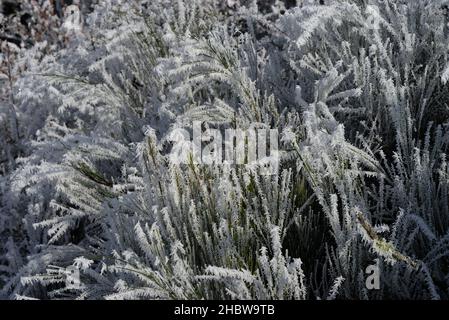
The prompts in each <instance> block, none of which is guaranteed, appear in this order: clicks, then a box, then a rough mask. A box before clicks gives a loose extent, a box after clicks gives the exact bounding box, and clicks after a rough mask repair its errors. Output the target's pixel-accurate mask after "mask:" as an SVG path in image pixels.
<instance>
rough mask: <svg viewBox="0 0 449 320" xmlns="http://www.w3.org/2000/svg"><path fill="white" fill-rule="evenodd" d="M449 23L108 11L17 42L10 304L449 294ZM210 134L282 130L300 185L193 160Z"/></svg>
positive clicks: (4, 114) (218, 9)
mask: <svg viewBox="0 0 449 320" xmlns="http://www.w3.org/2000/svg"><path fill="white" fill-rule="evenodd" d="M447 10H448V7H447V1H443V0H433V1H430V0H384V1H381V0H358V1H357V0H352V1H351V0H335V1H328V2H325V1H324V2H323V1H298V3H296V4H295V3H293V2H291V1H289V2H282V1H274V0H273V1H219V0H216V1H215V0H158V1H137V0H133V1H125V0H123V1H122V0H105V1H100V2H99V4H96V5H95V7H94V9H93V11H92V12H91V13H85V14H84V18H83V19H84V22H83V29H82V30H78V29H77V30H76V32H70V30H69V31H67V30H65V31H64V30H63V29H61V30H63V31H61V32H64V34H63V35H58V34H54V35H47V38H45V37H43V38H39V39H37V40H36V42H35V43H30V44H29V45H28V46H25V45H24V46H22V48H20V46H16V45H15V44H11V42H7V41H6V42H4V44H3V46H2V53H1V59H2V61H1V65H2V69H1V70H2V74H1V79H0V81H1V83H0V85H1V86H2V87H1V88H0V93H1V97H2V100H1V101H0V243H1V245H0V288H1V290H0V297H2V298H5V299H25V298H39V299H50V298H70V299H72V298H73V299H74V298H78V299H103V298H106V299H141V298H142V299H447V298H449V289H448V287H449V269H448V266H449V202H448V192H449V168H448V163H447V159H446V158H447V154H448V143H449V131H448V129H449V128H448V124H449V122H448V120H449V119H448V118H449V109H448V102H449V88H448V85H447V82H448V80H449V61H448V44H449V42H448V40H449V34H448V32H449V29H448V22H449V16H448V11H447ZM1 19H6V18H5V17H2V18H1ZM55 19H57V18H55ZM52 21H53V20H52ZM58 21H59V20H54V23H56V24H57V23H61V22H58ZM66 27H67V24H66ZM55 30H59V29H58V28H56V29H55ZM58 32H59V31H58ZM11 52H14V59H10V57H11V55H12V53H11ZM3 71H4V72H3ZM13 75H14V76H13ZM198 120H200V121H203V122H204V123H205V124H207V126H209V127H226V126H233V127H238V128H243V129H247V128H250V127H252V126H254V125H256V126H259V127H270V128H276V129H277V130H278V131H279V133H280V148H279V149H280V158H281V163H280V168H279V172H278V173H277V174H274V175H265V174H262V172H261V168H258V167H248V166H223V165H206V164H197V163H194V161H189V162H188V163H187V164H185V165H178V164H176V163H173V162H172V161H171V160H170V159H171V158H170V150H171V149H172V147H173V145H172V141H171V134H172V133H173V132H174V131H176V130H177V129H179V128H190V127H191V124H192V122H193V121H198ZM373 264H376V265H377V267H378V268H379V271H380V286H379V289H377V290H369V288H367V286H366V278H367V274H366V273H365V270H366V268H367V267H368V266H370V265H373ZM69 266H76V267H77V268H79V270H80V274H81V286H80V287H79V288H76V289H73V288H67V286H66V283H65V278H64V274H63V273H62V272H60V271H61V270H64V269H65V268H67V267H69Z"/></svg>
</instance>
